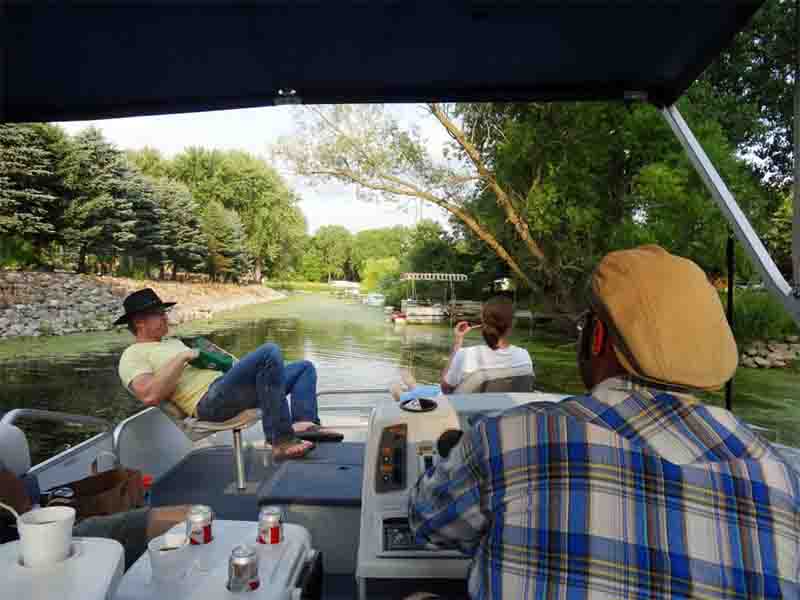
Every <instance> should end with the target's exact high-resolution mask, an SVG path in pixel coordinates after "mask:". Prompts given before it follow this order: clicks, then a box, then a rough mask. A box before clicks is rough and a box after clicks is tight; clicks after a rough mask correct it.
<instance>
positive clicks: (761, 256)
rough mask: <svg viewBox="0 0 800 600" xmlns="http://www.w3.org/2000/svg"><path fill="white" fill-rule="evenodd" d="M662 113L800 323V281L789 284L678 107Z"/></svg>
mask: <svg viewBox="0 0 800 600" xmlns="http://www.w3.org/2000/svg"><path fill="white" fill-rule="evenodd" d="M661 114H662V115H663V117H664V119H665V120H666V121H667V123H668V124H669V126H670V128H671V129H672V131H673V133H674V134H675V137H677V138H678V141H679V142H680V143H681V145H682V146H683V148H684V150H685V151H686V154H687V155H688V157H689V161H690V162H691V163H692V166H693V167H694V169H695V171H697V174H698V175H699V176H700V179H702V180H703V183H704V184H705V186H706V188H708V191H709V192H711V197H712V198H713V199H714V201H715V202H716V203H717V206H719V208H720V210H721V211H722V214H723V215H724V216H725V218H726V219H727V220H728V223H730V226H731V229H732V230H733V233H734V235H735V236H736V238H737V239H738V240H739V243H740V244H742V248H744V251H745V252H746V253H747V255H748V256H749V257H750V259H751V260H752V261H753V264H754V266H755V267H756V269H757V270H758V272H759V274H760V275H761V278H762V280H763V281H764V285H765V286H766V288H767V290H768V291H769V292H770V293H771V294H772V295H773V296H774V297H775V298H776V299H777V300H778V301H779V302H780V303H781V304H782V305H783V307H784V308H785V309H786V311H787V312H788V313H789V314H790V315H791V317H792V319H794V321H795V322H796V323H798V324H800V290H799V289H798V284H800V282H797V281H796V282H795V287H794V288H792V286H790V285H789V283H788V282H787V281H786V279H785V278H784V276H783V274H782V273H781V272H780V270H779V269H778V267H777V265H776V264H775V261H773V260H772V257H771V256H770V254H769V252H768V251H767V249H766V248H765V247H764V244H763V243H762V241H761V239H760V238H759V237H758V234H757V233H756V232H755V230H754V229H753V226H752V225H751V224H750V221H749V220H748V219H747V216H746V215H745V214H744V212H743V211H742V209H741V208H740V207H739V204H738V203H737V202H736V198H734V196H733V194H732V193H731V191H730V190H729V189H728V186H727V185H725V182H724V181H723V179H722V177H720V175H719V173H718V172H717V170H716V168H715V167H714V164H713V163H712V162H711V159H709V157H708V155H707V154H706V152H705V150H703V147H702V146H701V145H700V142H698V141H697V138H696V137H695V136H694V133H692V130H691V129H690V127H689V125H688V124H687V123H686V121H685V120H684V119H683V117H682V116H681V113H680V111H678V107H677V106H675V105H671V106H667V107H665V108H663V109H662V110H661ZM795 216H796V214H795ZM792 243H793V246H795V244H797V243H798V240H797V239H793V240H792ZM794 250H795V252H800V248H798V247H796V246H795V247H794ZM732 284H733V282H729V284H728V285H732Z"/></svg>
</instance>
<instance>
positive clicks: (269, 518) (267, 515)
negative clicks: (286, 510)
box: [258, 506, 283, 545]
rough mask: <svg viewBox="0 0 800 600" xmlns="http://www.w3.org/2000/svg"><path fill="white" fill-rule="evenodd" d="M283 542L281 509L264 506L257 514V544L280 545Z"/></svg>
mask: <svg viewBox="0 0 800 600" xmlns="http://www.w3.org/2000/svg"><path fill="white" fill-rule="evenodd" d="M282 541H283V523H282V522H281V509H280V508H279V507H277V506H264V507H262V509H261V510H260V511H259V513H258V543H259V544H269V545H274V544H280V543H281V542H282Z"/></svg>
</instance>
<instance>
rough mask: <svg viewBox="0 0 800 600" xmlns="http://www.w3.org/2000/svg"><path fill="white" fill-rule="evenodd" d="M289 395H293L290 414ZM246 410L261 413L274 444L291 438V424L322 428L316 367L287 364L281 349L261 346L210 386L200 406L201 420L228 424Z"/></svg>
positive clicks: (262, 421) (198, 414)
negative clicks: (298, 422)
mask: <svg viewBox="0 0 800 600" xmlns="http://www.w3.org/2000/svg"><path fill="white" fill-rule="evenodd" d="M287 394H291V396H292V408H291V411H290V410H289V404H288V403H287V402H286V395H287ZM248 408H260V409H261V425H262V427H263V428H264V437H265V439H267V440H271V441H272V443H273V444H274V443H278V442H279V441H281V440H283V439H286V438H291V437H292V436H293V434H294V432H293V430H292V423H296V422H297V421H313V422H314V423H317V424H319V413H318V409H317V370H316V369H315V368H314V365H313V363H311V362H310V361H307V360H301V361H299V362H293V363H289V364H284V362H283V354H281V349H280V348H279V347H278V346H276V345H275V344H264V345H262V346H259V347H258V348H256V349H255V350H254V351H253V352H251V353H250V354H247V355H246V356H245V357H244V358H242V360H240V361H239V362H237V363H236V364H235V365H233V367H232V368H231V370H230V371H228V372H227V373H225V375H223V376H222V377H220V378H219V379H217V380H216V381H214V383H212V384H211V386H210V387H209V388H208V391H207V392H206V394H205V396H203V398H202V399H201V400H200V403H199V404H198V405H197V416H198V417H199V418H200V419H202V420H204V421H217V422H219V421H227V420H228V419H231V418H233V417H235V416H236V415H238V414H239V413H240V412H242V411H243V410H246V409H248Z"/></svg>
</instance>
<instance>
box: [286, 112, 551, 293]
mask: <svg viewBox="0 0 800 600" xmlns="http://www.w3.org/2000/svg"><path fill="white" fill-rule="evenodd" d="M429 108H430V111H431V113H432V114H433V115H434V116H435V117H436V118H437V119H438V120H439V122H440V123H442V125H443V126H444V127H445V128H446V130H447V131H448V133H450V135H451V136H452V137H453V138H454V140H455V141H456V142H457V143H459V144H462V148H463V149H464V152H465V154H466V155H468V156H469V160H468V161H460V162H459V163H458V164H453V163H451V162H449V161H435V160H434V159H433V158H432V157H431V155H430V154H429V152H428V151H427V149H426V146H425V144H424V141H423V140H422V139H421V137H420V135H419V133H418V132H417V131H416V130H415V129H413V128H406V129H404V128H403V127H401V126H400V124H399V122H398V120H397V119H396V118H395V117H394V116H393V115H392V114H391V113H390V112H389V111H387V110H386V109H385V108H384V107H383V106H378V105H338V106H331V107H306V108H304V109H302V110H303V112H298V113H297V118H298V129H299V132H298V134H296V135H293V136H292V138H291V139H289V138H283V139H282V140H281V141H280V143H279V144H278V145H277V146H276V147H275V148H274V154H275V156H276V157H278V158H279V159H281V160H284V161H286V162H287V163H288V164H289V165H290V166H291V167H292V168H293V169H294V171H295V172H296V173H297V174H299V175H301V176H306V177H309V178H312V180H317V181H330V180H333V181H339V182H345V183H349V184H354V185H356V186H357V188H356V189H357V191H358V193H359V195H360V197H362V198H365V199H374V198H382V199H385V200H388V201H408V199H410V198H413V199H422V200H424V201H426V202H430V203H432V204H435V205H436V206H439V207H441V208H443V209H444V210H446V211H447V212H448V213H450V214H451V215H453V217H455V218H456V219H458V220H459V221H460V222H462V223H463V224H464V225H465V227H467V228H469V229H470V231H472V232H473V233H474V235H476V236H477V237H479V238H480V239H481V240H482V241H483V242H484V243H486V244H487V245H488V246H489V247H490V248H491V249H492V250H493V251H494V252H495V253H497V255H498V256H499V257H500V258H501V259H502V260H503V261H505V262H506V264H508V266H509V268H511V270H513V271H514V273H515V274H516V275H517V276H518V277H519V278H520V279H521V280H522V281H524V282H525V283H526V284H528V285H532V280H531V278H530V277H529V275H528V274H526V273H525V272H524V271H523V270H522V268H521V267H520V265H519V263H518V261H517V260H516V259H515V258H514V257H512V256H511V255H510V254H509V252H508V251H507V250H506V248H505V247H504V246H503V245H502V244H501V243H499V242H498V241H497V238H496V237H495V236H494V235H493V234H492V233H491V232H489V231H488V230H487V229H486V228H485V227H483V226H482V225H481V223H480V222H479V221H478V220H477V219H476V218H475V215H473V214H471V213H470V212H469V211H468V210H466V209H465V203H466V200H467V198H468V196H469V193H470V192H471V191H472V190H473V189H474V186H475V185H476V184H478V183H482V184H484V185H491V186H494V187H495V188H496V187H497V182H496V181H495V180H494V177H493V174H492V173H491V172H490V170H489V169H488V168H486V166H485V165H484V164H483V162H482V161H481V157H480V155H479V154H476V153H475V152H473V149H472V148H471V147H470V146H469V140H468V139H467V137H466V136H464V135H462V132H461V131H460V130H459V129H458V127H457V125H456V124H455V123H454V122H453V121H452V120H451V119H450V118H449V116H448V115H447V114H446V112H445V110H444V108H442V107H440V106H438V105H435V104H432V105H429ZM497 198H498V203H500V204H502V205H503V206H504V208H505V209H506V211H507V213H508V215H509V220H510V221H511V222H512V224H513V225H514V228H515V230H516V231H517V232H518V233H519V234H520V236H521V237H522V239H524V240H525V242H526V245H527V247H529V248H534V249H535V243H532V241H531V240H530V239H529V236H527V235H526V234H525V231H526V228H525V224H524V223H522V222H521V221H520V219H519V218H518V216H517V215H515V214H514V212H513V207H512V206H511V205H510V204H509V203H508V202H505V199H506V197H504V196H502V195H498V196H497ZM538 254H539V253H538V251H537V255H538ZM539 258H540V259H542V258H543V257H541V256H540V257H539ZM542 263H544V261H542Z"/></svg>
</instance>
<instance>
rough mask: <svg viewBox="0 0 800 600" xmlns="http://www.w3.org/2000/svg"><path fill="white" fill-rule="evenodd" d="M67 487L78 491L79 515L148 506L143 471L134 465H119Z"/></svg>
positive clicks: (76, 494) (110, 513)
mask: <svg viewBox="0 0 800 600" xmlns="http://www.w3.org/2000/svg"><path fill="white" fill-rule="evenodd" d="M66 487H70V488H72V490H73V491H74V492H75V497H74V499H73V501H72V503H71V505H72V506H74V507H75V510H76V511H77V513H78V515H77V517H78V519H85V518H87V517H94V516H98V515H112V514H114V513H118V512H124V511H126V510H132V509H134V508H138V507H140V506H144V484H143V483H142V473H141V472H140V471H136V470H134V469H126V468H124V467H117V468H115V469H111V470H110V471H103V472H102V473H95V474H94V475H90V476H89V477H87V478H85V479H81V480H80V481H75V482H73V483H70V484H69V485H68V486H66Z"/></svg>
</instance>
